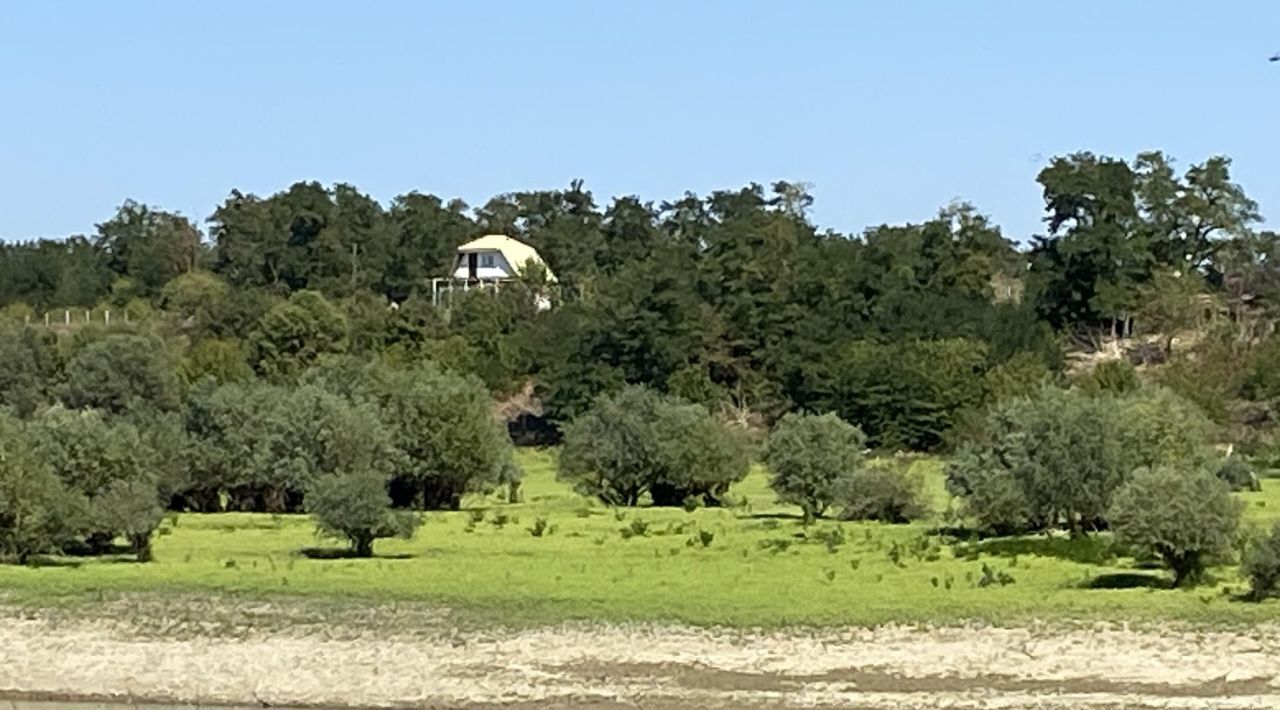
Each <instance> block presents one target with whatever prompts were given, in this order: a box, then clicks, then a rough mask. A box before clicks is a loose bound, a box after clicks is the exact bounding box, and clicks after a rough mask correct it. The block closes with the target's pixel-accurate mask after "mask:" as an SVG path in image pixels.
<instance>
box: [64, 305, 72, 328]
mask: <svg viewBox="0 0 1280 710" xmlns="http://www.w3.org/2000/svg"><path fill="white" fill-rule="evenodd" d="M62 322H63V325H71V309H70V308H65V309H63V311H62Z"/></svg>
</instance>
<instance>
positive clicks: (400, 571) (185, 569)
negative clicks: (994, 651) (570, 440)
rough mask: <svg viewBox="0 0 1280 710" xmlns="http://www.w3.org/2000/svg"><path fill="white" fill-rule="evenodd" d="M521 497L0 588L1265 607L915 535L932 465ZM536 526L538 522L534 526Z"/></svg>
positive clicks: (744, 620)
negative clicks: (814, 496) (698, 501)
mask: <svg viewBox="0 0 1280 710" xmlns="http://www.w3.org/2000/svg"><path fill="white" fill-rule="evenodd" d="M519 456H520V463H521V465H522V466H523V468H524V470H525V472H526V478H525V482H524V485H523V488H522V491H523V496H524V502H522V503H519V504H506V503H503V502H502V501H501V499H500V498H499V497H498V496H496V495H495V496H493V497H482V496H473V497H471V498H469V499H468V500H467V501H466V504H465V506H464V510H462V511H459V512H452V513H431V514H428V515H427V516H426V518H425V522H424V524H423V526H422V527H421V529H420V530H419V532H418V534H417V536H416V537H415V538H414V539H413V540H409V541H404V540H383V541H379V542H378V543H377V545H376V552H377V557H375V558H374V559H368V560H356V559H346V558H335V559H320V558H316V557H315V556H308V555H304V554H303V550H306V549H308V548H332V549H334V550H337V549H339V548H341V545H342V543H340V542H338V541H333V540H321V539H317V537H316V536H315V533H314V527H313V526H312V524H311V522H310V520H309V519H308V518H306V517H305V516H272V515H262V514H239V513H226V514H212V515H200V514H183V515H177V516H173V517H171V518H169V519H168V520H167V521H166V523H165V524H164V526H163V528H162V531H161V534H160V537H159V538H158V539H157V541H156V544H155V561H154V562H152V563H148V564H137V563H132V562H127V561H124V560H123V559H109V558H108V559H85V560H50V561H49V564H46V565H43V566H39V567H18V566H9V565H6V566H0V589H2V590H4V592H3V598H5V599H6V600H7V601H8V602H10V603H14V604H18V605H22V606H46V607H48V606H59V605H71V606H75V605H78V604H80V603H83V602H91V601H94V600H101V599H107V598H112V597H116V596H119V595H121V594H128V593H141V594H146V595H159V596H166V595H173V596H182V595H192V594H194V595H211V594H216V595H228V596H232V597H235V598H239V599H246V600H258V599H264V600H265V599H278V598H282V597H304V598H309V599H312V600H324V601H326V602H338V603H343V604H346V603H350V604H353V605H361V604H372V603H386V602H422V603H426V604H430V605H440V606H442V607H447V608H449V609H452V610H455V611H457V612H459V613H460V614H465V615H467V616H468V617H471V618H474V619H477V620H482V621H483V622H485V623H493V624H511V625H530V624H542V623H552V622H560V621H568V620H580V619H582V620H598V621H676V622H687V623H692V624H700V625H727V626H738V627H778V626H788V625H837V624H841V625H843V624H853V625H873V624H878V623H884V622H925V623H929V622H938V623H955V622H959V621H964V620H981V621H987V622H992V623H1000V624H1016V623H1027V622H1030V621H1032V620H1037V619H1039V620H1050V621H1065V620H1073V621H1103V620H1108V621H1132V622H1157V621H1181V622H1191V623H1193V624H1207V625H1234V624H1250V623H1256V622H1260V621H1264V620H1273V619H1275V618H1276V617H1277V616H1278V615H1280V603H1276V602H1270V603H1266V604H1251V603H1244V602H1240V601H1236V600H1235V599H1234V598H1233V595H1234V594H1235V593H1237V592H1239V591H1242V590H1243V589H1244V583H1243V582H1242V581H1241V580H1240V579H1238V577H1237V575H1236V570H1235V568H1234V566H1230V565H1226V566H1220V567H1215V568H1213V570H1212V575H1213V581H1211V582H1210V583H1209V584H1206V585H1204V586H1201V587H1197V588H1194V589H1190V590H1186V591H1182V590H1170V589H1165V588H1161V585H1162V584H1164V583H1165V581H1166V579H1167V577H1166V576H1165V575H1164V573H1162V572H1161V571H1159V570H1153V569H1140V568H1139V566H1138V565H1135V563H1134V561H1133V560H1131V559H1127V558H1125V557H1120V556H1117V555H1115V554H1114V552H1113V550H1112V549H1111V544H1110V540H1109V537H1107V536H1093V537H1090V538H1087V539H1082V540H1070V539H1067V538H1066V537H1045V536H1035V537H1025V538H1010V539H995V540H986V541H956V540H954V539H951V538H946V537H943V536H941V535H939V534H936V533H935V532H933V531H934V530H935V529H936V528H938V527H939V526H941V525H943V522H944V520H945V511H946V509H947V508H948V505H949V500H948V496H947V493H946V491H945V489H944V487H943V484H942V462H941V461H940V460H938V459H930V458H921V459H918V460H916V461H915V462H914V463H913V464H912V467H913V471H915V472H916V473H918V474H919V475H922V476H923V477H924V478H925V480H926V485H927V489H928V491H929V493H930V496H931V498H932V499H933V507H934V516H933V518H932V519H931V520H929V521H925V522H921V523H916V524H912V525H900V526H895V525H883V524H878V523H839V522H835V521H820V522H818V523H817V524H815V525H813V526H810V527H809V528H807V529H806V528H804V527H803V526H801V524H800V520H799V516H798V511H797V510H796V509H792V508H790V507H787V506H780V505H778V504H777V503H776V502H775V500H774V496H773V494H772V492H771V491H770V490H769V488H768V482H767V478H766V475H765V474H764V472H762V471H760V470H759V469H756V470H754V471H753V473H752V474H751V475H750V476H749V477H748V478H747V479H746V480H745V481H743V482H742V483H741V484H739V485H737V486H736V487H735V488H734V489H733V490H732V491H731V493H732V496H733V498H734V499H735V501H736V502H737V505H735V506H734V507H732V508H724V509H700V510H696V511H693V512H686V511H685V510H682V509H661V510H660V509H648V508H639V509H627V510H614V509H609V508H606V507H604V506H602V505H600V504H599V503H595V502H592V501H589V500H586V499H584V498H582V497H581V496H578V495H577V494H575V493H574V492H573V491H572V490H570V489H569V488H568V487H567V486H565V485H564V484H562V483H560V482H558V481H556V479H555V471H554V459H553V457H554V452H551V451H533V450H523V451H521V452H520V454H519ZM1242 497H1243V498H1244V500H1245V501H1246V502H1247V512H1246V527H1257V528H1261V527H1263V526H1269V525H1270V524H1271V523H1272V522H1274V521H1275V520H1276V519H1280V480H1268V481H1266V482H1265V484H1264V490H1263V491H1262V492H1261V493H1249V494H1243V496H1242ZM535 533H540V534H535Z"/></svg>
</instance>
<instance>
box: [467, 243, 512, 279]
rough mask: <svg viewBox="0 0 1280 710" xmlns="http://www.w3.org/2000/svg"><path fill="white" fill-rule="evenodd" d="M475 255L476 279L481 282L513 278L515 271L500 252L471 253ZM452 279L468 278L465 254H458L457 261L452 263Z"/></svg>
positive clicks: (468, 271) (468, 272)
mask: <svg viewBox="0 0 1280 710" xmlns="http://www.w3.org/2000/svg"><path fill="white" fill-rule="evenodd" d="M472 253H474V254H476V259H477V263H476V278H478V279H480V280H481V281H498V280H500V279H509V278H514V276H515V269H513V268H511V264H508V263H507V260H506V258H505V257H503V256H502V252H499V251H496V250H495V251H482V252H472ZM453 277H454V278H455V279H467V278H470V270H469V269H468V268H467V254H465V253H463V254H458V258H457V260H456V261H455V262H454V269H453Z"/></svg>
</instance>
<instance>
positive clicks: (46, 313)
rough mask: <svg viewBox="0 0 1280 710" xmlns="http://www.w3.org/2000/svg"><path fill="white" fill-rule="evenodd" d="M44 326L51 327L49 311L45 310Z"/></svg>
mask: <svg viewBox="0 0 1280 710" xmlns="http://www.w3.org/2000/svg"><path fill="white" fill-rule="evenodd" d="M44 327H46V328H48V327H49V311H45V312H44Z"/></svg>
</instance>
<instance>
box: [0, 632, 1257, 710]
mask: <svg viewBox="0 0 1280 710" xmlns="http://www.w3.org/2000/svg"><path fill="white" fill-rule="evenodd" d="M0 697H4V698H7V699H8V700H0V710H6V708H5V706H6V705H7V704H9V703H10V702H12V703H15V704H14V705H13V707H14V708H16V710H28V708H30V707H32V705H31V703H28V702H24V701H30V700H38V699H71V700H76V699H78V700H96V701H102V700H118V701H132V702H139V701H150V702H170V703H193V704H194V703H203V704H211V703H221V704H234V705H245V706H262V705H271V706H317V705H321V706H348V707H350V706H359V707H392V706H413V707H423V708H504V709H507V710H514V709H517V708H518V709H524V708H599V709H601V710H603V709H605V708H610V709H611V708H658V709H665V708H753V709H755V708H759V709H764V708H778V709H784V708H826V707H854V708H939V707H945V708H1032V707H1035V708H1099V707H1161V708H1277V707H1280V627H1269V628H1261V629H1256V630H1253V631H1251V632H1248V633H1238V632H1206V633H1193V632H1175V631H1152V630H1145V631H1129V630H1124V629H1106V628H1094V629H1067V628H1062V627H1059V628H1055V629H1035V630H1032V629H1005V628H985V627H963V628H943V629H920V628H907V627H882V628H878V629H867V630H861V629H859V630H848V631H845V632H836V631H824V632H810V633H806V632H793V633H781V632H779V633H743V632H731V631H714V630H703V629H692V628H686V627H655V626H644V627H638V626H637V627H616V626H609V627H606V626H562V627H555V628H544V629H538V630H524V631H511V632H497V631H493V630H489V631H473V632H467V633H461V634H459V633H439V632H432V633H423V632H421V631H415V630H414V629H411V628H407V627H400V628H394V625H393V630H390V631H388V630H387V629H386V628H385V627H384V628H382V629H380V630H377V631H369V630H366V631H364V632H361V631H359V630H355V631H353V632H351V633H345V634H333V633H320V632H318V631H317V630H316V629H315V628H314V627H309V626H299V627H296V628H293V629H272V630H268V629H263V630H254V629H248V630H246V632H245V633H242V634H238V635H231V636H228V635H225V634H221V633H210V634H205V635H202V634H198V633H197V634H190V633H182V634H157V633H154V632H153V631H143V630H139V629H137V628H133V627H130V626H129V625H126V624H111V623H107V622H104V621H90V620H83V619H73V620H65V619H63V620H58V621H54V620H51V619H49V618H40V617H37V618H20V617H19V616H17V615H16V614H12V613H7V614H3V615H0Z"/></svg>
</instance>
